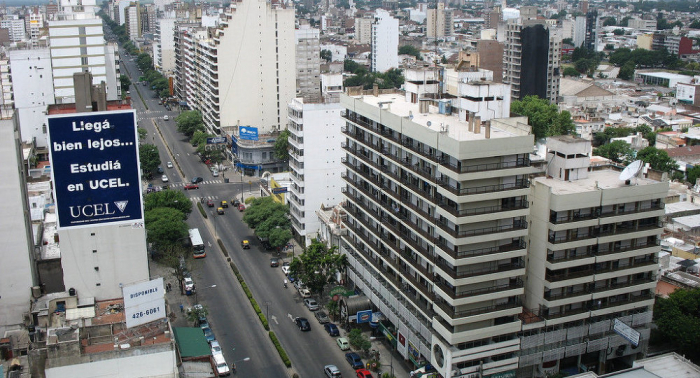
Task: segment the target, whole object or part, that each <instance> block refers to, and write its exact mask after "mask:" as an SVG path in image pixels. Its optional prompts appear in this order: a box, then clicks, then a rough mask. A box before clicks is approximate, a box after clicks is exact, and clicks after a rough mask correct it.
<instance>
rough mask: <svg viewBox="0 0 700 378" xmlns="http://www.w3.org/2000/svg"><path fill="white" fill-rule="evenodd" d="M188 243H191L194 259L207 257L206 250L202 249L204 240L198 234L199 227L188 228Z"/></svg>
mask: <svg viewBox="0 0 700 378" xmlns="http://www.w3.org/2000/svg"><path fill="white" fill-rule="evenodd" d="M190 244H192V250H193V256H194V258H195V259H201V258H204V257H207V252H206V251H205V250H204V241H202V236H201V235H199V229H197V228H193V229H191V230H190Z"/></svg>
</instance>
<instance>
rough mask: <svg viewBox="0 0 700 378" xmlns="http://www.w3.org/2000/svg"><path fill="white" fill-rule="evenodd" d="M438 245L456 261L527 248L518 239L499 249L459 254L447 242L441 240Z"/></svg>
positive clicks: (474, 250) (473, 250)
mask: <svg viewBox="0 0 700 378" xmlns="http://www.w3.org/2000/svg"><path fill="white" fill-rule="evenodd" d="M436 244H437V245H438V246H439V247H440V249H442V251H444V252H445V253H447V254H448V255H450V256H451V257H452V258H454V259H463V258H469V257H478V256H485V255H490V254H494V253H503V252H512V251H517V250H519V249H524V248H525V247H526V244H525V242H524V241H523V240H522V239H518V240H515V241H513V242H512V243H510V244H503V245H500V246H498V247H489V248H479V249H472V250H468V251H459V252H455V251H453V250H452V249H450V248H449V246H448V245H447V244H446V243H445V242H441V241H440V240H438V241H437V243H436Z"/></svg>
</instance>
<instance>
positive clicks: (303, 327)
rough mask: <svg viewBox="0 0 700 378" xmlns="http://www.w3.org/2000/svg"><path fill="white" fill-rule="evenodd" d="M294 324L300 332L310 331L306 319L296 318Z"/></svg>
mask: <svg viewBox="0 0 700 378" xmlns="http://www.w3.org/2000/svg"><path fill="white" fill-rule="evenodd" d="M294 323H296V325H297V327H299V330H300V331H311V324H309V321H308V320H306V318H296V319H294ZM358 357H359V356H358ZM360 363H362V362H360Z"/></svg>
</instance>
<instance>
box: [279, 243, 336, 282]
mask: <svg viewBox="0 0 700 378" xmlns="http://www.w3.org/2000/svg"><path fill="white" fill-rule="evenodd" d="M345 263H346V257H345V255H342V254H340V253H338V249H337V247H331V248H330V249H328V248H327V247H326V245H325V244H324V243H321V242H319V241H317V240H313V241H312V242H311V245H309V246H308V247H307V248H306V250H305V251H304V253H302V254H301V255H299V256H296V257H295V258H294V260H292V262H291V263H290V264H289V269H290V272H291V274H292V275H294V277H297V278H299V279H301V281H302V282H304V284H305V285H306V286H307V287H308V288H309V290H311V292H313V293H316V294H321V293H323V289H324V288H325V286H326V285H327V284H329V283H332V282H333V281H334V278H335V275H336V273H337V272H338V271H340V270H342V269H343V267H344V266H345Z"/></svg>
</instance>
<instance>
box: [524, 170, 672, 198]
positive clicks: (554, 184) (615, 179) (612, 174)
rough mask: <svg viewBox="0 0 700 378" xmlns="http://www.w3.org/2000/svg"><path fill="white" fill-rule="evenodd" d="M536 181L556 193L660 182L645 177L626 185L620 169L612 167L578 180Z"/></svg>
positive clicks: (542, 179) (546, 179) (540, 178)
mask: <svg viewBox="0 0 700 378" xmlns="http://www.w3.org/2000/svg"><path fill="white" fill-rule="evenodd" d="M535 181H537V182H540V183H542V184H544V185H547V186H549V187H551V188H552V193H553V194H556V195H565V194H575V193H586V192H590V191H594V190H598V189H603V190H605V189H621V188H624V187H634V186H644V185H654V184H658V183H659V182H658V181H656V180H650V179H647V178H644V177H637V178H635V179H632V185H626V184H625V181H623V180H620V171H617V170H613V169H611V168H607V169H601V170H598V171H591V172H588V177H587V178H585V179H581V180H576V181H562V180H558V179H554V178H547V177H537V178H536V179H535Z"/></svg>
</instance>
